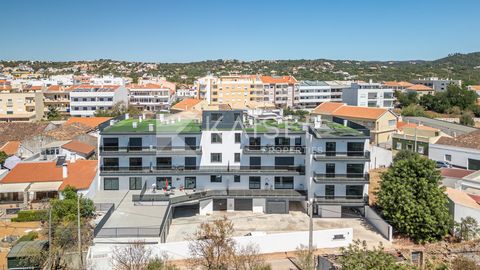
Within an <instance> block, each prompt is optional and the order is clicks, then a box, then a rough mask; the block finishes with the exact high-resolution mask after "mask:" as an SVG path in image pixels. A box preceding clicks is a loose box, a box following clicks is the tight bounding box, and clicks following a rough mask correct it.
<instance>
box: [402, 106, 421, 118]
mask: <svg viewBox="0 0 480 270" xmlns="http://www.w3.org/2000/svg"><path fill="white" fill-rule="evenodd" d="M402 115H403V116H425V110H424V109H423V107H422V106H419V105H415V104H410V105H408V106H407V107H404V108H403V109H402Z"/></svg>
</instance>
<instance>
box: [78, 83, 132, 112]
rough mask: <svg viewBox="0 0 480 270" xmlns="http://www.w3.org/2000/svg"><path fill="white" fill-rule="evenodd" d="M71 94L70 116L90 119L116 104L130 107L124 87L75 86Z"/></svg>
mask: <svg viewBox="0 0 480 270" xmlns="http://www.w3.org/2000/svg"><path fill="white" fill-rule="evenodd" d="M72 89H73V90H72V91H71V92H70V115H71V116H81V117H89V116H94V114H95V111H97V110H109V109H111V108H112V107H113V105H114V104H115V103H118V102H124V103H125V105H128V91H127V89H126V88H125V87H124V86H95V85H79V86H73V87H72Z"/></svg>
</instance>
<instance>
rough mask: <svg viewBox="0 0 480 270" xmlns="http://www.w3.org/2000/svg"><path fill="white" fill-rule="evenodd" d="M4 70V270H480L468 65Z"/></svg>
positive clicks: (478, 95)
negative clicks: (476, 266)
mask: <svg viewBox="0 0 480 270" xmlns="http://www.w3.org/2000/svg"><path fill="white" fill-rule="evenodd" d="M0 67H1V68H0V121H1V123H0V162H1V164H2V170H1V171H0V199H1V203H0V207H1V208H0V209H1V210H0V211H1V212H0V213H1V215H2V218H3V219H4V221H3V223H4V230H3V231H1V232H2V234H1V236H2V237H3V244H2V253H1V254H2V260H1V261H0V262H1V263H2V264H3V265H4V266H5V267H6V268H8V269H30V268H35V269H40V268H42V269H112V268H114V269H257V270H258V269H345V270H349V269H478V268H475V265H476V264H478V263H480V257H479V256H478V252H477V251H475V252H471V251H472V250H478V242H477V240H476V239H477V237H478V232H479V229H480V227H479V225H478V222H479V221H480V185H479V183H480V182H479V181H480V143H479V142H480V130H479V129H478V128H477V127H478V126H479V125H480V119H479V118H478V117H480V78H479V77H478V76H479V75H478V71H477V69H478V68H479V67H480V61H479V60H478V53H473V54H467V55H461V54H453V55H450V56H449V57H447V58H444V59H440V60H437V61H430V62H429V61H406V62H359V61H330V60H312V61H307V60H295V61H255V62H240V61H223V60H217V61H206V62H198V63H186V64H157V63H140V62H136V63H130V62H120V61H111V60H98V61H91V62H30V61H3V62H0ZM445 246H447V247H448V248H445ZM212 250H217V251H215V252H214V251H212ZM379 265H383V268H378V266H379ZM282 267H283V268H282ZM289 267H290V268H289Z"/></svg>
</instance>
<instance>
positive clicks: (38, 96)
mask: <svg viewBox="0 0 480 270" xmlns="http://www.w3.org/2000/svg"><path fill="white" fill-rule="evenodd" d="M43 108H44V107H43V96H42V93H41V92H40V91H30V92H28V91H27V92H19V93H15V92H1V93H0V121H3V122H34V121H39V120H41V119H42V118H43Z"/></svg>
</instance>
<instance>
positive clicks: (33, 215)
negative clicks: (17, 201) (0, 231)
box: [12, 210, 48, 222]
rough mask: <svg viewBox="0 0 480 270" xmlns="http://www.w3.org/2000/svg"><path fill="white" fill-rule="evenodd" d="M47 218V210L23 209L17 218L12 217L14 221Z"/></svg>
mask: <svg viewBox="0 0 480 270" xmlns="http://www.w3.org/2000/svg"><path fill="white" fill-rule="evenodd" d="M47 219H48V211H47V210H21V211H19V212H18V216H17V217H16V218H12V222H26V221H42V220H47Z"/></svg>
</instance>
